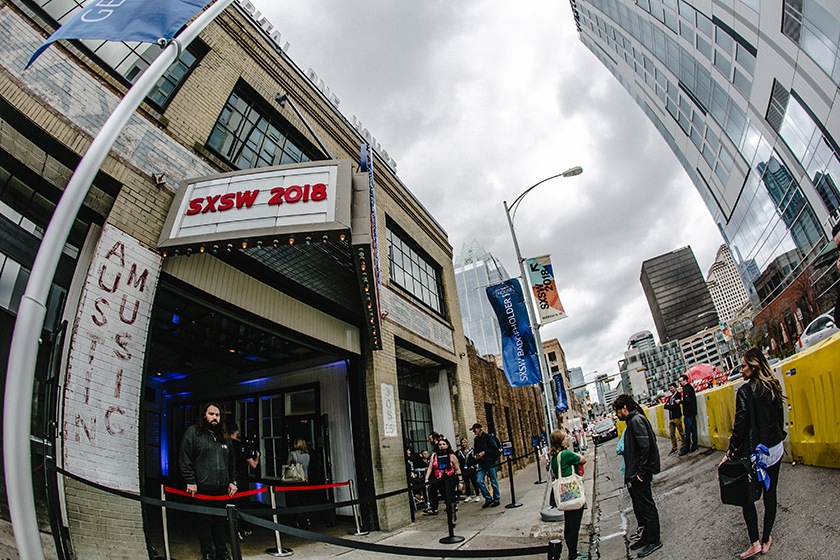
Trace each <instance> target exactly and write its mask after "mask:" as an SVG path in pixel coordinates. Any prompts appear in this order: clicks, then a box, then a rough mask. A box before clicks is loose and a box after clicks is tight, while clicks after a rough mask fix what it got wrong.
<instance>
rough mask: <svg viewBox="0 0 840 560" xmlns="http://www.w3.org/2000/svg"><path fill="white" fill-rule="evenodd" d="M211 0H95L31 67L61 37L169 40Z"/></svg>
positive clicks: (60, 31) (69, 22) (59, 31)
mask: <svg viewBox="0 0 840 560" xmlns="http://www.w3.org/2000/svg"><path fill="white" fill-rule="evenodd" d="M209 3H210V0H92V1H91V2H89V3H88V4H87V5H86V6H85V7H84V8H82V9H81V10H79V11H77V12H76V13H75V14H74V15H73V17H71V18H70V19H69V20H67V22H66V23H65V24H64V25H62V26H61V27H59V28H58V29H56V30H55V33H53V34H52V35H50V38H49V39H47V42H46V43H44V44H43V45H41V46H40V47H38V50H37V51H35V54H33V55H32V58H31V59H29V64H27V65H26V67H27V68H29V66H30V65H31V64H32V63H33V62H35V59H36V58H38V56H40V54H41V53H42V52H44V51H45V50H47V47H49V46H50V45H51V44H53V43H54V42H56V41H58V40H59V39H102V40H105V41H139V42H141V43H157V42H158V41H159V40H161V39H163V40H165V41H166V42H167V43H168V42H169V41H170V40H171V39H172V37H174V36H175V33H177V32H178V30H179V29H181V27H183V26H184V24H185V23H187V21H189V19H190V18H191V17H193V16H194V15H195V14H197V13H198V12H199V11H201V10H202V9H203V8H204V7H205V6H207V5H208V4H209Z"/></svg>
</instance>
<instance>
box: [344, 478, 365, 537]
mask: <svg viewBox="0 0 840 560" xmlns="http://www.w3.org/2000/svg"><path fill="white" fill-rule="evenodd" d="M349 482H350V501H351V502H355V501H356V493H355V492H354V491H353V479H350V481H349ZM353 517H354V518H355V519H356V532H355V533H353V532H352V531H350V532H348V534H349V535H355V536H357V537H362V536H364V535H368V534H370V531H362V526H361V523H360V522H359V517H360V516H359V504H357V503H354V504H353Z"/></svg>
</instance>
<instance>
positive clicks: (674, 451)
mask: <svg viewBox="0 0 840 560" xmlns="http://www.w3.org/2000/svg"><path fill="white" fill-rule="evenodd" d="M676 454H677V450H676V449H672V450H671V452H670V453H668V456H671V455H676Z"/></svg>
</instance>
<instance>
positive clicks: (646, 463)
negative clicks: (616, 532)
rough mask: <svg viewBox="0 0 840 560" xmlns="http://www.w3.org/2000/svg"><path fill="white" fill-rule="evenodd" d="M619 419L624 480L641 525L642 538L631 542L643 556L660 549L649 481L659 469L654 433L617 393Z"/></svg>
mask: <svg viewBox="0 0 840 560" xmlns="http://www.w3.org/2000/svg"><path fill="white" fill-rule="evenodd" d="M612 406H613V409H614V410H615V414H616V416H618V419H619V420H623V421H624V422H625V423H626V424H627V428H626V429H625V430H624V483H625V484H626V485H627V490H628V492H629V493H630V500H631V501H632V503H633V512H634V513H635V514H636V519H637V520H639V521H640V522H641V525H642V526H643V527H644V530H643V531H642V537H641V538H640V539H639V540H638V541H636V542H635V543H633V544H631V545H630V550H639V549H641V550H639V553H638V555H637V556H638V558H644V557H645V556H649V555H650V554H653V553H654V552H656V551H657V550H659V549H660V548H662V541H661V540H660V535H659V511H658V510H657V509H656V503H655V502H654V501H653V492H652V490H651V483H652V482H653V475H655V474H657V473H658V472H659V469H660V463H659V448H658V447H657V444H656V434H654V433H653V427H651V425H650V422H649V421H648V419H647V417H646V416H645V414H644V411H643V410H642V407H641V406H639V405H638V403H636V401H634V400H633V397H631V396H630V395H619V396H618V398H617V399H615V402H614V403H613V405H612Z"/></svg>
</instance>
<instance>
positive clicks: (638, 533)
mask: <svg viewBox="0 0 840 560" xmlns="http://www.w3.org/2000/svg"><path fill="white" fill-rule="evenodd" d="M644 532H645V528H644V527H638V528H637V529H636V530H635V531H633V532H632V533H630V534H629V535H628V536H627V538H628V539H630V540H631V541H637V540H639V539H641V538H642V533H644Z"/></svg>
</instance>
